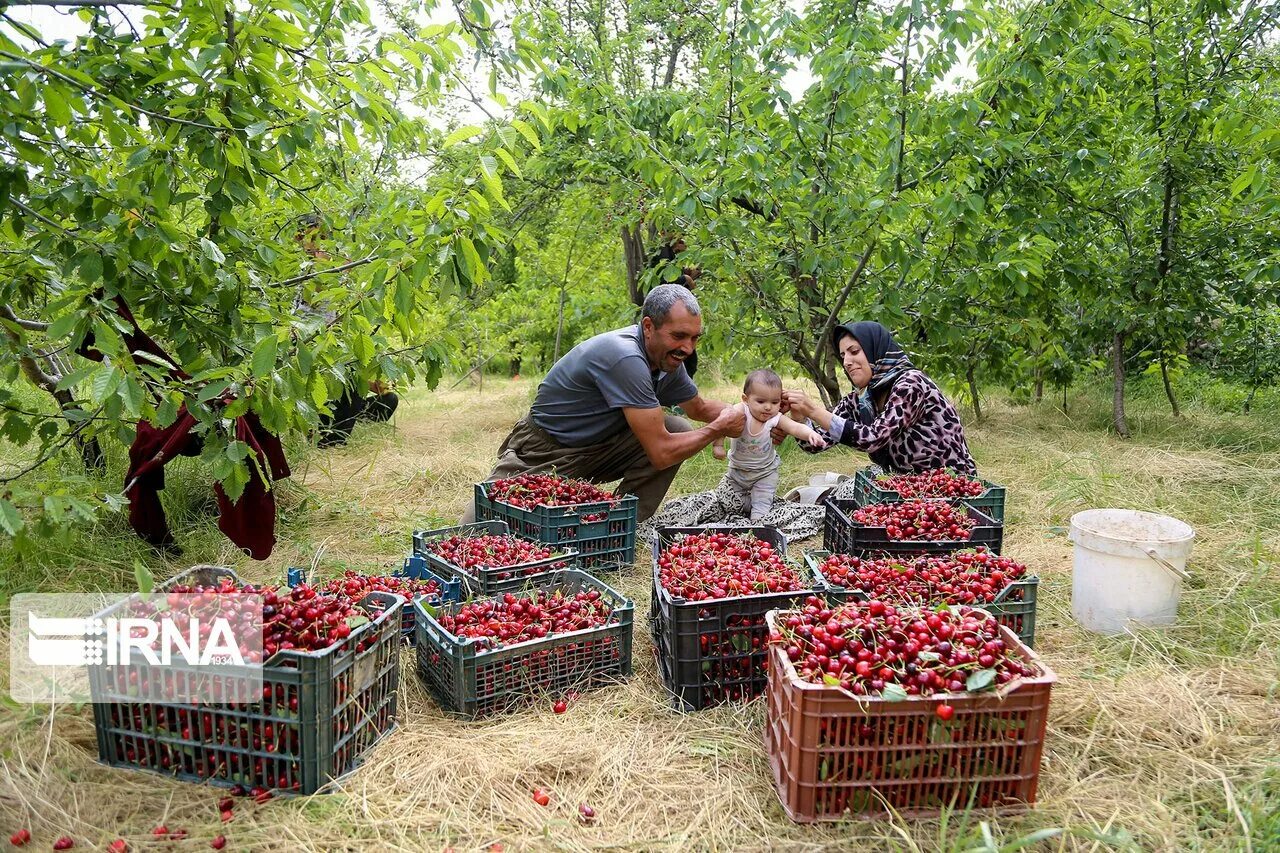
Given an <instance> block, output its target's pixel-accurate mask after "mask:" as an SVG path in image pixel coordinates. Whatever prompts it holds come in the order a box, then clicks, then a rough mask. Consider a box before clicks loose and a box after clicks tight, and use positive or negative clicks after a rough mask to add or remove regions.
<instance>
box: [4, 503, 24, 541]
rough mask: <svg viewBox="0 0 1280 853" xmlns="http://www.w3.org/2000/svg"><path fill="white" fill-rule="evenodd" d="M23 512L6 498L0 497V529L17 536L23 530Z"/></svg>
mask: <svg viewBox="0 0 1280 853" xmlns="http://www.w3.org/2000/svg"><path fill="white" fill-rule="evenodd" d="M22 525H23V521H22V514H21V513H20V512H18V508H17V507H15V506H14V505H13V504H11V503H9V502H8V501H7V500H5V499H4V498H0V529H3V530H4V532H5V533H8V534H9V535H10V536H17V535H18V531H20V530H22Z"/></svg>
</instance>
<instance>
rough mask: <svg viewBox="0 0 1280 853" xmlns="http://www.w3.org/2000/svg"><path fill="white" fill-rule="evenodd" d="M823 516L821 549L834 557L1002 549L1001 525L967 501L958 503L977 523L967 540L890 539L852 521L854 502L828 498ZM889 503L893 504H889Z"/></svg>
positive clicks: (882, 532)
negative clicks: (834, 555) (833, 554)
mask: <svg viewBox="0 0 1280 853" xmlns="http://www.w3.org/2000/svg"><path fill="white" fill-rule="evenodd" d="M823 503H824V504H825V505H826V516H825V517H824V518H823V522H822V547H823V548H824V549H826V550H827V551H830V552H832V553H835V554H853V555H854V556H858V557H861V556H863V555H865V554H870V553H884V554H952V553H954V552H956V551H963V550H965V549H967V548H973V547H974V546H976V545H983V546H986V548H987V549H989V550H990V551H991V553H993V554H999V553H1000V548H1001V547H1002V546H1003V545H1004V524H1003V523H1002V522H998V521H996V520H995V519H993V518H991V516H989V515H985V514H983V513H982V512H981V511H979V510H976V509H974V508H973V507H972V506H971V505H969V504H968V502H967V501H951V502H950V503H952V504H956V503H959V504H961V505H963V506H965V507H966V508H967V509H968V510H969V517H970V518H972V519H973V520H974V521H975V522H976V526H975V527H974V528H973V531H972V533H971V534H970V535H969V538H968V539H954V540H943V541H940V542H929V541H925V540H920V539H890V538H889V535H888V534H887V533H886V532H885V529H884V528H883V527H867V526H864V525H861V524H858V523H857V522H856V521H854V520H853V518H852V516H853V513H854V512H855V511H856V510H858V509H860V506H859V504H858V503H857V500H856V499H855V498H836V497H830V496H828V497H827V498H825V499H824V500H823ZM891 503H892V502H891Z"/></svg>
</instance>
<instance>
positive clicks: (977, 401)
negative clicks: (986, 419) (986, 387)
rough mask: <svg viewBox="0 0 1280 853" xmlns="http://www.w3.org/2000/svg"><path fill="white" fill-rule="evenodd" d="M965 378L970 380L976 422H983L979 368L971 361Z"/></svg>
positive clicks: (966, 369) (970, 395) (970, 393)
mask: <svg viewBox="0 0 1280 853" xmlns="http://www.w3.org/2000/svg"><path fill="white" fill-rule="evenodd" d="M964 375H965V378H966V379H967V380H969V397H970V398H971V399H972V400H973V417H974V420H979V421H980V420H982V398H980V397H979V396H978V374H977V367H976V365H974V363H973V362H972V361H971V362H969V366H968V367H967V368H965V373H964Z"/></svg>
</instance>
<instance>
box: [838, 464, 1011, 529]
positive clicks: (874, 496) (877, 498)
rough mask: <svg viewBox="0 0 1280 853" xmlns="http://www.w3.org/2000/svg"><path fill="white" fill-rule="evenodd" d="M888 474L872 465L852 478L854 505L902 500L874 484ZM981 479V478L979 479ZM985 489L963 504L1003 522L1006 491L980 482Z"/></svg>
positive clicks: (985, 481)
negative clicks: (880, 477) (877, 479)
mask: <svg viewBox="0 0 1280 853" xmlns="http://www.w3.org/2000/svg"><path fill="white" fill-rule="evenodd" d="M887 473H889V472H887V471H885V470H884V469H882V468H880V467H878V466H875V465H872V466H871V467H869V468H863V469H862V470H861V471H859V472H858V473H857V474H856V475H855V476H854V490H855V491H854V505H855V506H859V507H863V506H870V505H871V504H885V503H894V502H896V501H900V500H902V499H903V498H902V495H900V494H898V493H897V492H895V491H894V490H893V489H885V488H881V487H880V486H878V485H877V484H876V477H878V476H880V475H882V474H887ZM979 479H981V478H979ZM982 485H983V486H984V487H985V489H984V490H983V492H982V494H980V495H975V496H973V497H966V498H965V499H964V501H965V503H967V504H969V506H971V507H973V508H975V509H977V510H980V511H981V512H982V513H983V514H984V515H989V516H991V518H993V519H995V520H996V521H999V522H1003V521H1004V503H1005V494H1006V489H1005V487H1004V486H1001V485H998V484H996V483H993V482H991V481H990V480H982Z"/></svg>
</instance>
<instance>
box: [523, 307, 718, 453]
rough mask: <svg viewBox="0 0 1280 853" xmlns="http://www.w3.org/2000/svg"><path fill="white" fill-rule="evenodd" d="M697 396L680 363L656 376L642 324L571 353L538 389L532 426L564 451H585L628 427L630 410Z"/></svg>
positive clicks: (599, 338)
mask: <svg viewBox="0 0 1280 853" xmlns="http://www.w3.org/2000/svg"><path fill="white" fill-rule="evenodd" d="M696 396H698V386H696V385H694V384H693V380H692V379H690V378H689V374H688V373H687V372H686V371H685V369H684V365H683V364H682V365H680V366H679V367H678V368H676V369H675V370H673V371H671V372H670V373H665V374H662V375H661V376H659V375H658V374H657V373H656V372H655V371H653V370H651V369H650V367H649V358H648V356H646V355H645V351H644V344H643V341H642V338H641V332H640V326H639V325H635V326H631V327H629V328H626V329H615V330H614V331H612V332H605V333H604V334H602V335H596V336H595V337H594V338H591V339H589V340H586V341H583V342H582V343H580V344H578V345H577V346H576V347H574V348H573V349H571V350H569V352H567V353H566V354H565V355H564V357H563V358H561V359H560V360H559V361H557V362H556V363H555V365H554V366H553V367H552V368H551V371H550V372H549V373H548V374H547V377H546V378H545V379H543V380H542V384H541V385H539V386H538V396H537V397H536V398H535V399H534V401H533V407H532V408H531V410H530V411H531V413H532V415H533V422H534V423H535V424H537V425H538V426H540V427H542V428H543V429H544V430H546V431H547V432H548V433H550V434H551V437H552V438H554V439H555V440H556V441H558V442H560V443H561V444H563V445H564V446H565V447H587V446H588V445H592V444H599V443H600V442H602V441H605V440H607V439H610V438H612V437H613V436H615V435H617V434H618V433H619V432H621V431H622V430H623V429H626V428H627V418H626V415H624V414H623V413H622V410H623V409H624V408H628V409H656V408H658V407H659V406H678V405H680V404H681V403H685V402H688V401H689V400H692V399H693V398H694V397H696Z"/></svg>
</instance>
